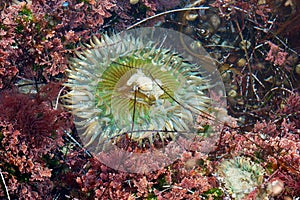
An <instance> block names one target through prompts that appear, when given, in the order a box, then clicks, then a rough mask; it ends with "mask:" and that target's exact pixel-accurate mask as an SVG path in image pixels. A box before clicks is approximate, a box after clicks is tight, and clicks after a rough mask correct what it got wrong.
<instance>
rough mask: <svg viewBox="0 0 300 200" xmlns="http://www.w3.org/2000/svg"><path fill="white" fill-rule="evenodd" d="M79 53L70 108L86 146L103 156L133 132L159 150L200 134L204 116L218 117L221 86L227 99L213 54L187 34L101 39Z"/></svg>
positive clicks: (137, 33)
mask: <svg viewBox="0 0 300 200" xmlns="http://www.w3.org/2000/svg"><path fill="white" fill-rule="evenodd" d="M76 55H77V57H76V58H72V59H71V61H70V70H69V71H68V72H69V74H68V81H67V83H66V84H65V85H66V86H68V87H69V88H70V92H69V93H68V94H67V95H66V98H67V103H68V105H66V107H68V108H70V109H72V112H73V114H74V115H75V117H76V119H75V121H76V125H77V129H78V130H79V133H80V137H81V139H82V142H83V143H84V144H85V146H86V147H87V148H88V150H90V151H92V152H94V153H96V154H97V153H99V152H101V151H103V150H104V149H105V148H106V147H105V145H106V144H115V143H116V142H117V141H118V139H120V138H121V137H122V136H124V135H125V134H126V135H127V137H128V138H130V140H132V141H137V143H138V144H140V145H143V144H144V143H145V142H147V143H148V144H150V146H151V145H152V144H153V143H154V141H155V140H157V139H159V140H160V141H162V142H164V141H166V140H168V139H172V140H175V139H176V137H177V136H178V135H179V134H180V135H185V134H192V133H196V132H197V128H196V127H197V126H196V123H197V122H196V120H197V117H198V116H199V115H203V113H206V116H207V117H208V118H211V120H212V119H215V117H213V116H212V115H213V113H214V112H215V109H214V107H215V106H216V105H217V104H218V103H217V102H216V101H214V100H212V98H210V96H209V92H210V90H211V89H212V88H214V87H216V86H217V88H218V89H217V90H215V92H214V95H215V96H222V95H223V87H222V84H220V85H218V84H219V83H220V81H219V80H218V81H216V79H215V77H218V76H216V75H214V74H215V73H216V71H214V69H215V68H214V65H213V63H212V62H211V60H209V59H208V58H207V54H206V52H205V51H203V49H202V48H201V47H200V46H199V45H197V43H196V42H195V41H194V40H192V39H190V38H188V37H186V36H184V35H182V34H181V33H177V32H174V31H170V30H166V29H162V28H141V29H137V30H132V31H127V32H123V33H119V34H113V35H111V36H108V35H103V36H102V37H101V39H98V38H96V37H93V38H92V39H91V41H90V44H85V45H83V46H82V48H81V51H78V52H76ZM195 55H196V56H195ZM204 65H205V66H206V67H203V66H204ZM208 113H210V114H208ZM110 142H111V143H110Z"/></svg>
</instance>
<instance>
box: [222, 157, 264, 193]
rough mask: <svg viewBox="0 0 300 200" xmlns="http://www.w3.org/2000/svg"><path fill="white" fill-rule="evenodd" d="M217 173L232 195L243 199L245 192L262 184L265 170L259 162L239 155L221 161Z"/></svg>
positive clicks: (249, 191)
mask: <svg viewBox="0 0 300 200" xmlns="http://www.w3.org/2000/svg"><path fill="white" fill-rule="evenodd" d="M217 173H218V175H219V176H220V177H222V180H223V182H224V184H225V188H226V190H227V191H228V192H229V193H230V194H231V195H232V197H234V198H235V199H244V198H245V197H246V195H247V194H250V193H251V192H252V191H254V190H255V189H256V188H257V187H259V186H261V185H262V183H263V176H264V174H265V170H264V168H263V167H262V166H260V165H259V164H256V163H254V162H252V161H250V159H248V158H246V157H242V156H240V157H235V158H233V159H229V160H225V161H223V162H222V163H221V164H220V166H219V167H218V172H217ZM262 195H264V194H262Z"/></svg>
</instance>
